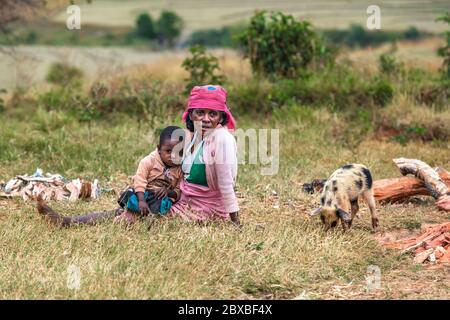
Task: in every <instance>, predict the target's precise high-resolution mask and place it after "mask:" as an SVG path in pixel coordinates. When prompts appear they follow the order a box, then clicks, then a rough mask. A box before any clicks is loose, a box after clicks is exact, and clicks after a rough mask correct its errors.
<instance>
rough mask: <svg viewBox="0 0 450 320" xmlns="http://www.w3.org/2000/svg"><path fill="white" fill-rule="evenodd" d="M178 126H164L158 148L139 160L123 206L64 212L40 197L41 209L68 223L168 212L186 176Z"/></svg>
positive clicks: (55, 220) (129, 220) (52, 218)
mask: <svg viewBox="0 0 450 320" xmlns="http://www.w3.org/2000/svg"><path fill="white" fill-rule="evenodd" d="M176 130H182V129H181V128H180V127H176V126H169V127H167V128H165V129H163V130H162V132H161V134H160V137H159V144H158V146H157V148H156V150H154V151H153V152H151V153H150V154H149V155H148V156H146V157H145V158H143V159H142V160H141V161H140V162H139V166H138V169H137V172H136V175H135V176H134V177H133V185H132V188H128V189H127V190H126V191H125V192H123V193H122V194H121V195H120V197H119V200H118V203H119V205H120V206H121V207H122V208H117V209H114V210H110V211H102V212H93V213H88V214H84V215H79V216H61V215H60V214H58V213H57V212H55V211H54V210H53V209H52V208H50V207H49V206H47V205H46V204H45V203H44V202H43V201H42V199H41V198H38V205H37V209H38V211H39V213H41V214H42V215H44V216H45V217H46V218H48V219H49V221H50V222H51V223H55V224H60V225H62V226H65V227H67V226H71V225H75V224H91V225H92V224H96V223H98V222H99V220H104V219H107V218H111V217H115V219H114V221H118V222H120V221H124V222H127V223H132V222H134V221H135V220H136V219H137V218H138V215H139V214H142V215H148V214H149V213H154V214H161V215H164V214H166V213H167V212H168V211H169V209H170V207H171V206H172V204H173V203H174V202H176V201H178V199H179V198H180V182H181V179H182V178H183V172H182V170H181V161H177V160H178V159H179V158H181V157H180V156H181V155H180V154H178V155H176V152H177V151H182V150H183V148H182V145H179V144H180V143H182V142H180V139H176V138H174V137H176V136H180V134H178V135H177V134H176V133H175V131H176ZM180 133H181V135H182V134H183V132H180ZM174 160H175V161H174ZM177 163H178V164H177Z"/></svg>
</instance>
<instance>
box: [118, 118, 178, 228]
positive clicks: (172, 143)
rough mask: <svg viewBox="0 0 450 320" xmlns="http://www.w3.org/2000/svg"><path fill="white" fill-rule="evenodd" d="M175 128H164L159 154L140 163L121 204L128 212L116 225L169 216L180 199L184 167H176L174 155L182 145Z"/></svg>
mask: <svg viewBox="0 0 450 320" xmlns="http://www.w3.org/2000/svg"><path fill="white" fill-rule="evenodd" d="M175 130H182V129H181V128H179V127H176V126H170V127H167V128H165V129H164V130H163V131H162V132H161V135H160V138H159V144H158V147H157V149H156V150H154V151H153V152H152V153H150V154H149V155H148V156H146V157H145V158H143V159H142V160H141V161H140V162H139V166H138V169H137V172H136V175H135V176H134V177H133V188H129V189H128V190H127V191H125V192H124V193H122V195H121V196H120V198H119V204H120V205H121V206H122V207H123V208H124V209H126V210H125V211H124V212H123V213H122V214H121V215H120V216H117V217H116V218H115V219H114V221H115V222H126V223H133V222H135V221H136V220H137V219H138V217H139V215H143V216H146V215H148V214H150V213H153V214H160V215H164V214H166V213H167V212H168V211H169V209H170V207H171V205H172V204H173V203H174V202H176V201H178V199H179V198H180V181H181V179H182V178H183V173H182V170H181V166H180V165H179V164H175V163H174V160H173V159H174V158H175V156H172V152H173V151H177V150H178V151H181V150H182V148H179V147H178V148H175V147H176V146H177V145H178V144H179V143H180V141H179V140H178V139H174V138H173V137H174V136H175V135H174V131H175Z"/></svg>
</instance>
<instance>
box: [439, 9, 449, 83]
mask: <svg viewBox="0 0 450 320" xmlns="http://www.w3.org/2000/svg"><path fill="white" fill-rule="evenodd" d="M436 21H443V22H445V23H447V24H448V25H449V26H450V13H449V12H446V13H445V14H444V15H443V16H441V17H439V18H438V19H437V20H436ZM445 39H446V42H447V43H446V44H445V45H444V46H443V47H441V48H439V49H438V52H437V53H438V55H439V56H440V57H443V58H444V62H443V64H442V70H443V72H444V77H445V78H447V79H450V31H446V32H445Z"/></svg>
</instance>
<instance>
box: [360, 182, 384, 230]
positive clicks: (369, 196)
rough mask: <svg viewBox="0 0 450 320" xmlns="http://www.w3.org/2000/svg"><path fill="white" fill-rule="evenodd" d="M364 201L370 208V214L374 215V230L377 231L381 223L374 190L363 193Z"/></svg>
mask: <svg viewBox="0 0 450 320" xmlns="http://www.w3.org/2000/svg"><path fill="white" fill-rule="evenodd" d="M363 198H364V201H365V202H366V203H367V205H368V206H369V210H370V214H371V215H372V228H373V229H374V230H376V229H377V228H378V226H379V225H380V222H379V220H378V215H377V210H376V207H375V198H374V196H373V190H372V189H370V190H367V191H365V192H364V193H363Z"/></svg>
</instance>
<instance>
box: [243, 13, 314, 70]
mask: <svg viewBox="0 0 450 320" xmlns="http://www.w3.org/2000/svg"><path fill="white" fill-rule="evenodd" d="M239 40H240V43H241V45H242V47H243V49H244V54H245V56H246V57H248V58H249V59H250V63H251V66H252V70H253V72H255V73H258V74H259V73H262V74H265V75H273V74H275V75H278V76H282V77H295V76H296V75H298V71H299V70H301V69H305V68H306V67H307V66H308V65H309V64H310V63H311V62H312V60H313V57H314V54H315V50H316V48H317V47H318V38H317V36H316V34H315V32H314V31H313V30H312V26H311V24H310V23H309V22H307V21H297V20H296V19H295V18H294V17H293V16H291V15H284V14H283V13H281V12H277V13H272V14H271V15H270V16H268V14H267V12H266V11H259V12H256V13H255V15H254V16H253V17H252V19H251V20H250V25H249V26H248V28H247V29H246V30H245V31H244V32H243V33H242V35H241V36H240V37H239Z"/></svg>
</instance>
